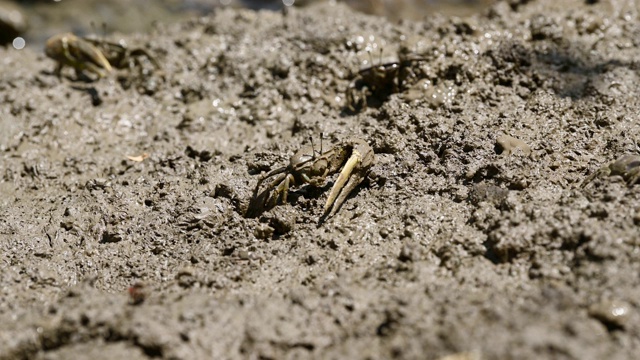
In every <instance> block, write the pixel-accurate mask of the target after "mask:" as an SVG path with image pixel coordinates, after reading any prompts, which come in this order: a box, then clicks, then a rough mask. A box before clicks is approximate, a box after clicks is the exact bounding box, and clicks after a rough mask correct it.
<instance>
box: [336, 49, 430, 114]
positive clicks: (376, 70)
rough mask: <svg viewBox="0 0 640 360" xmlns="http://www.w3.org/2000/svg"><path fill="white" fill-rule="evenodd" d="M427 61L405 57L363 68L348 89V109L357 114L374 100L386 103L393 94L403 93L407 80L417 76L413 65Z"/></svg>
mask: <svg viewBox="0 0 640 360" xmlns="http://www.w3.org/2000/svg"><path fill="white" fill-rule="evenodd" d="M425 60H426V59H425V58H421V57H409V56H406V55H403V56H401V57H400V59H399V60H397V61H390V62H386V63H382V61H380V64H378V65H373V66H369V67H365V68H361V69H360V70H359V71H358V73H357V75H356V76H355V77H354V80H353V81H352V82H351V84H350V85H349V88H348V89H347V93H346V101H347V108H348V109H349V110H350V111H352V112H357V111H358V110H360V109H363V108H366V107H367V106H368V103H369V100H370V99H372V98H373V99H377V100H378V101H384V100H386V99H387V98H388V97H389V96H390V95H391V94H395V93H398V92H400V91H403V90H404V89H405V82H406V80H407V78H408V77H410V76H415V74H413V70H412V69H411V65H412V64H413V63H415V62H419V61H425ZM371 63H373V60H371Z"/></svg>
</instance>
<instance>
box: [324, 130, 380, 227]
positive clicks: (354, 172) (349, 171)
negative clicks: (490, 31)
mask: <svg viewBox="0 0 640 360" xmlns="http://www.w3.org/2000/svg"><path fill="white" fill-rule="evenodd" d="M346 146H347V148H350V149H351V156H349V159H348V160H347V162H346V163H345V165H344V167H343V168H342V171H340V175H339V176H338V180H336V182H335V184H333V187H332V188H331V192H330V193H329V197H328V198H327V202H326V204H325V205H324V215H323V217H328V216H331V215H333V214H335V212H336V211H337V210H338V209H339V208H340V206H342V204H343V203H344V201H345V200H346V199H347V196H349V194H350V193H351V192H352V191H353V190H354V189H355V188H356V187H357V186H358V185H360V183H361V182H362V180H364V178H365V176H367V173H368V172H369V169H370V168H371V166H372V165H373V163H374V160H375V156H374V153H373V149H372V148H371V146H369V144H367V143H366V142H365V141H364V140H360V139H352V140H350V141H348V142H347V144H346Z"/></svg>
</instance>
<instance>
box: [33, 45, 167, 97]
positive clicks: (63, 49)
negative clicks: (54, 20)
mask: <svg viewBox="0 0 640 360" xmlns="http://www.w3.org/2000/svg"><path fill="white" fill-rule="evenodd" d="M45 53H46V54H47V56H48V57H50V58H52V59H53V60H55V61H57V62H58V65H57V67H56V70H55V73H56V75H58V76H60V73H61V70H62V68H63V67H64V66H65V65H68V66H71V67H73V68H74V69H76V72H82V71H84V70H86V71H88V72H90V73H93V74H95V75H97V76H98V78H102V77H105V76H106V75H107V74H108V73H110V72H111V71H112V69H113V68H116V69H127V70H129V72H128V73H127V74H125V75H122V74H121V75H122V76H119V79H120V82H121V83H122V85H123V87H125V88H128V87H129V86H130V85H131V83H132V82H133V81H136V82H137V83H143V81H145V80H147V79H148V78H150V75H151V74H152V73H153V71H155V70H158V69H159V68H160V66H159V65H158V62H157V61H156V60H155V58H154V57H153V56H151V54H149V52H148V51H147V50H145V49H142V48H136V49H128V48H127V46H126V45H125V44H124V42H120V43H114V42H110V41H107V40H104V39H99V38H92V37H78V36H76V35H74V34H72V33H65V34H59V35H55V36H53V37H51V38H50V39H49V40H47V43H46V45H45ZM134 71H137V74H135V73H133V72H134ZM147 87H149V86H147ZM145 90H146V89H145ZM147 92H149V91H147Z"/></svg>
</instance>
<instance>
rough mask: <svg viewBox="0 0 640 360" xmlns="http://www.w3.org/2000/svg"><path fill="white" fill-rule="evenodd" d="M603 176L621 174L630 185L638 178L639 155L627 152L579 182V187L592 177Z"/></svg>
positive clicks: (639, 178) (639, 173) (639, 177)
mask: <svg viewBox="0 0 640 360" xmlns="http://www.w3.org/2000/svg"><path fill="white" fill-rule="evenodd" d="M603 176H621V177H622V178H623V179H624V180H625V181H626V183H627V185H628V186H632V185H633V184H635V183H637V182H638V180H640V155H633V154H627V155H623V156H621V157H620V158H618V159H617V160H615V161H612V162H610V163H608V164H607V165H605V166H603V167H601V168H600V169H599V170H597V171H596V172H594V173H593V174H591V175H589V176H588V177H587V178H586V179H585V180H584V181H583V182H582V184H580V187H581V188H584V187H586V186H587V185H588V184H589V183H590V182H591V181H593V179H595V178H597V177H603Z"/></svg>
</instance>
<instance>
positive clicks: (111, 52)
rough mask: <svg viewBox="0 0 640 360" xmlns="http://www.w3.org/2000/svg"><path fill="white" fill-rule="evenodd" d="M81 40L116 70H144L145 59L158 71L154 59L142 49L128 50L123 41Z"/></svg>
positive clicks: (86, 38)
mask: <svg viewBox="0 0 640 360" xmlns="http://www.w3.org/2000/svg"><path fill="white" fill-rule="evenodd" d="M83 40H85V41H88V42H90V43H91V44H92V45H93V46H95V47H96V48H98V49H99V50H100V52H102V54H103V55H104V57H105V58H106V59H107V60H108V61H109V63H110V64H111V66H113V67H115V68H116V69H127V68H128V69H133V68H136V67H137V68H140V69H143V68H144V64H143V59H146V61H148V62H149V63H150V64H151V66H152V67H153V68H154V69H159V68H160V65H159V64H158V62H157V61H156V59H155V58H154V57H153V56H152V55H151V54H150V53H149V52H148V51H147V50H145V49H143V48H133V49H129V48H128V47H127V45H126V43H125V42H124V41H122V40H121V41H119V42H117V43H116V42H112V41H108V40H105V39H100V38H96V37H85V38H83Z"/></svg>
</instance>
